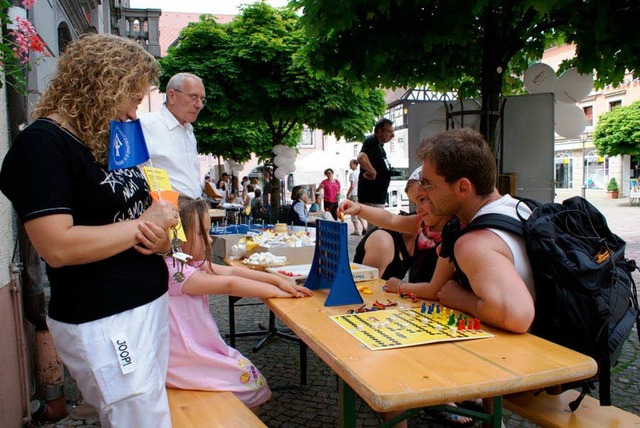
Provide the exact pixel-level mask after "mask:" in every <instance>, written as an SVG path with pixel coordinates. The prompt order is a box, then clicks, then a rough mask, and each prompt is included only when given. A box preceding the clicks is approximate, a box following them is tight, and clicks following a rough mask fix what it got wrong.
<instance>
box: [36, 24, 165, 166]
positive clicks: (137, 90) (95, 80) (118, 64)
mask: <svg viewBox="0 0 640 428" xmlns="http://www.w3.org/2000/svg"><path fill="white" fill-rule="evenodd" d="M159 74H160V67H159V65H158V62H157V61H156V59H155V58H154V57H153V56H152V55H151V54H149V53H148V52H147V51H145V50H144V49H143V48H142V47H141V46H140V45H138V44H137V43H136V42H134V41H133V40H130V39H125V38H123V37H120V36H115V35H112V34H87V35H84V36H82V37H80V38H79V39H78V40H76V41H74V42H72V43H70V44H69V45H68V46H67V48H66V50H65V52H64V53H63V54H62V55H61V56H60V59H59V61H58V65H57V69H56V72H55V73H54V75H53V78H52V79H51V81H50V82H49V85H48V86H47V89H46V91H45V93H44V94H43V96H42V98H40V100H39V101H38V104H37V105H36V108H35V110H34V112H33V115H34V117H44V116H49V115H51V114H54V113H57V114H59V115H60V116H62V118H63V119H64V121H65V123H68V124H69V125H70V126H72V127H73V128H74V129H75V131H76V132H77V134H78V137H79V138H80V139H81V140H82V141H83V142H84V143H85V144H86V145H87V147H88V148H89V150H90V151H91V153H92V155H93V157H94V158H95V160H96V161H97V162H99V163H101V164H105V163H107V158H108V154H109V129H110V128H109V121H110V120H113V119H115V118H116V115H117V114H118V108H121V107H122V106H123V105H125V104H126V103H127V102H131V101H133V100H135V98H136V97H138V96H139V95H140V94H142V93H143V92H144V91H146V90H147V89H148V88H149V86H150V85H153V84H156V83H157V80H158V76H159Z"/></svg>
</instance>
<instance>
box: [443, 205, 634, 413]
mask: <svg viewBox="0 0 640 428" xmlns="http://www.w3.org/2000/svg"><path fill="white" fill-rule="evenodd" d="M519 203H525V204H526V205H527V206H529V208H531V210H532V211H533V212H532V214H531V216H530V217H529V218H528V219H526V220H525V219H524V218H522V216H521V215H520V213H518V216H519V217H520V220H517V219H514V218H511V217H509V216H506V215H502V214H485V215H481V216H478V217H477V218H475V219H473V220H472V221H471V222H470V223H469V224H468V225H467V227H465V228H464V229H463V230H460V225H459V223H456V221H457V220H456V219H454V220H453V221H452V222H450V223H449V224H448V225H447V226H446V227H445V230H444V231H443V243H442V250H441V252H440V255H441V256H442V257H449V258H450V259H451V260H452V261H453V262H454V264H455V267H456V274H455V275H456V280H458V282H459V283H460V284H462V285H465V286H467V287H469V282H468V280H467V279H466V277H465V276H464V273H463V272H461V271H460V268H459V266H458V264H457V262H456V261H455V258H454V257H453V244H454V243H455V240H456V239H457V237H458V236H461V235H462V234H464V233H466V232H469V231H471V230H477V229H487V228H493V229H500V230H504V231H507V232H512V233H515V234H517V235H520V236H524V237H525V239H526V248H527V255H528V257H529V261H530V262H531V269H532V272H533V277H534V282H535V289H536V295H537V298H536V305H535V309H536V315H535V319H534V321H533V325H532V327H531V333H533V334H535V335H537V336H539V337H542V338H544V339H547V340H549V341H552V342H554V343H557V344H560V345H562V346H566V347H567V348H571V349H573V350H575V351H578V352H581V353H583V354H586V355H589V356H591V357H592V358H593V359H595V360H596V362H597V363H598V373H597V374H596V376H594V377H593V378H591V379H587V380H583V381H579V382H572V383H569V384H565V385H562V387H561V388H560V389H561V391H565V390H567V389H571V388H576V387H581V388H582V393H581V394H580V396H579V397H578V398H577V399H576V400H575V401H574V402H572V403H571V404H570V407H571V410H572V411H573V410H575V409H576V408H577V407H578V406H579V405H580V402H581V401H582V399H583V398H584V395H585V394H586V393H587V392H589V391H590V390H591V389H593V388H594V382H595V381H596V380H597V381H598V382H599V395H600V404H601V405H604V406H609V405H611V395H610V384H611V372H610V369H611V367H612V366H614V365H615V364H616V363H617V361H618V357H619V355H620V352H621V350H622V346H623V344H624V342H625V341H626V340H627V338H628V337H629V334H630V333H631V331H632V330H633V325H634V324H636V326H637V329H638V338H639V339H640V318H639V316H638V313H639V311H638V297H637V291H636V285H635V283H634V281H633V278H632V277H631V272H633V271H634V270H636V269H637V267H636V264H635V261H633V260H628V259H626V258H625V256H624V250H625V246H626V244H625V242H624V241H623V240H622V239H620V238H619V237H618V236H616V235H615V234H613V233H612V232H611V230H609V227H608V226H607V221H606V219H605V217H604V216H603V215H602V213H600V211H598V210H597V209H596V208H595V207H594V206H593V205H591V204H590V203H589V202H588V201H587V200H585V199H584V198H581V197H577V196H576V197H573V198H570V199H567V200H565V201H564V202H563V203H562V204H557V203H549V204H544V205H542V204H540V203H538V202H535V201H532V200H530V199H522V200H521V201H520V202H519ZM552 390H553V391H555V392H556V393H557V392H558V391H557V388H556V389H555V390H554V389H552ZM561 391H560V392H561Z"/></svg>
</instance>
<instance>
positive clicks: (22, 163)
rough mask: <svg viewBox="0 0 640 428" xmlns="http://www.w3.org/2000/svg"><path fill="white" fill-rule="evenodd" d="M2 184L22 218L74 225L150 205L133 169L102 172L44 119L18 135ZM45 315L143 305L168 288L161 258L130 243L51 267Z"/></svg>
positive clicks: (82, 318) (132, 213) (94, 313)
mask: <svg viewBox="0 0 640 428" xmlns="http://www.w3.org/2000/svg"><path fill="white" fill-rule="evenodd" d="M0 190H2V192H3V193H4V194H5V195H6V196H7V197H8V198H9V199H10V200H11V202H12V204H13V207H14V208H15V210H16V212H17V213H18V216H19V218H20V220H21V221H22V222H23V223H26V222H28V221H30V220H33V219H36V218H39V217H42V216H47V215H53V214H69V215H71V216H72V217H73V224H74V226H78V225H85V226H98V225H106V224H111V223H115V222H118V221H124V220H130V219H135V218H138V217H140V215H141V214H142V213H143V212H144V210H145V209H146V208H147V207H148V206H149V205H150V204H151V197H150V196H149V187H148V185H147V182H146V180H145V179H144V176H143V175H142V173H141V171H140V170H139V169H138V168H135V167H134V168H125V169H120V170H115V171H108V170H107V167H106V165H101V164H99V163H97V162H96V161H95V160H94V158H93V156H92V154H91V152H90V151H89V149H88V148H87V147H86V146H85V145H84V144H83V143H82V141H80V140H79V139H77V138H76V137H75V136H73V135H72V134H70V133H68V132H67V131H66V130H64V129H62V128H61V127H60V126H59V125H58V124H57V123H55V122H54V121H51V120H49V119H43V118H41V119H38V120H36V121H35V122H34V123H33V124H31V125H30V126H29V127H27V128H26V129H25V130H24V131H22V132H21V133H20V134H18V136H17V138H16V141H15V143H14V144H13V146H12V147H11V149H10V150H9V152H8V153H7V155H6V157H5V159H4V162H3V165H2V171H1V172H0ZM47 276H48V278H49V283H50V285H51V299H50V301H49V316H50V317H51V318H53V319H55V320H57V321H61V322H66V323H71V324H80V323H83V322H88V321H93V320H97V319H100V318H104V317H107V316H110V315H114V314H117V313H120V312H124V311H126V310H129V309H132V308H136V307H138V306H142V305H144V304H147V303H149V302H151V301H153V300H155V299H157V298H158V297H160V296H161V295H163V294H164V293H166V292H167V284H168V273H167V268H166V265H165V264H164V262H163V260H162V257H160V256H157V255H151V256H147V255H143V254H140V253H138V252H137V251H135V250H134V249H133V248H130V249H128V250H126V251H123V252H121V253H119V254H116V255H114V256H112V257H109V258H107V259H104V260H100V261H97V262H93V263H87V264H82V265H76V266H64V267H60V268H53V267H51V266H49V265H47Z"/></svg>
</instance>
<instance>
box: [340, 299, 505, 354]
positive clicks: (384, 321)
mask: <svg viewBox="0 0 640 428" xmlns="http://www.w3.org/2000/svg"><path fill="white" fill-rule="evenodd" d="M451 316H454V317H455V320H456V322H455V323H454V325H451V326H450V325H449V322H450V319H451ZM459 317H460V315H459V313H457V312H453V311H452V310H450V309H447V308H442V309H441V311H440V312H436V311H434V312H433V313H432V314H429V313H428V312H425V313H421V311H420V310H415V309H409V310H398V309H394V310H389V309H387V310H381V311H373V312H363V313H359V314H349V315H334V316H332V317H331V319H333V320H334V321H335V322H336V323H338V325H339V326H340V327H342V328H344V329H345V330H347V331H348V332H349V333H350V334H351V335H352V336H353V337H355V338H356V339H358V340H359V341H360V342H362V343H363V344H365V345H366V346H367V347H368V348H369V349H371V350H372V351H377V350H380V349H392V348H402V347H405V346H416V345H427V344H430V343H437V342H450V341H454V340H469V339H481V338H487V337H493V335H492V334H491V333H487V332H486V331H483V330H472V329H466V328H465V329H464V330H458V324H459ZM472 324H473V323H472Z"/></svg>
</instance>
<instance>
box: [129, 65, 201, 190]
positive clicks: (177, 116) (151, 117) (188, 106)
mask: <svg viewBox="0 0 640 428" xmlns="http://www.w3.org/2000/svg"><path fill="white" fill-rule="evenodd" d="M165 91H166V96H167V99H166V101H165V103H164V105H163V106H162V109H160V111H156V112H152V113H146V114H143V115H141V116H140V123H141V124H142V130H143V131H144V137H145V140H146V142H147V148H148V150H149V156H150V157H151V159H150V162H147V165H153V166H154V167H156V168H162V169H165V170H166V171H167V173H168V175H169V181H170V182H171V188H172V189H173V190H175V191H177V192H178V193H180V194H182V195H186V196H189V197H191V198H199V197H201V196H202V191H203V183H202V181H201V179H200V177H201V176H200V162H199V161H198V147H197V142H196V137H195V136H194V134H193V126H192V125H191V124H192V123H193V122H195V121H196V119H197V118H198V114H200V111H201V110H202V108H203V107H204V103H205V91H204V85H203V84H202V79H200V78H199V77H198V76H196V75H195V74H191V73H178V74H176V75H174V76H173V77H171V79H169V82H168V83H167V87H166V89H165Z"/></svg>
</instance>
